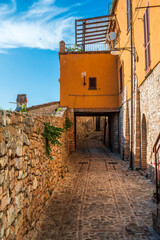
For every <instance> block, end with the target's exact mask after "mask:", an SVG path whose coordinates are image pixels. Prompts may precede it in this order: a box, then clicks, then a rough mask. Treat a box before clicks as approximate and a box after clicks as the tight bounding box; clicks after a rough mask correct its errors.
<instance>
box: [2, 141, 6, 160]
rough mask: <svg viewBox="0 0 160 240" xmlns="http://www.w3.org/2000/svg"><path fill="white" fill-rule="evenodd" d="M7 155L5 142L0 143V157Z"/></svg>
mask: <svg viewBox="0 0 160 240" xmlns="http://www.w3.org/2000/svg"><path fill="white" fill-rule="evenodd" d="M6 153H7V146H6V143H5V141H3V142H0V157H3V156H4V155H5V154H6Z"/></svg>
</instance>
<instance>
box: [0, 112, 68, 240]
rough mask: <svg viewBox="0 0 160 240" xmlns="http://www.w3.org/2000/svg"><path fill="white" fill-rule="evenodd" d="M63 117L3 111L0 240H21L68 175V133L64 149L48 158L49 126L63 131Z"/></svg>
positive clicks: (0, 122)
mask: <svg viewBox="0 0 160 240" xmlns="http://www.w3.org/2000/svg"><path fill="white" fill-rule="evenodd" d="M67 114H68V113H67V111H65V112H64V114H63V116H62V117H49V116H40V115H29V114H26V113H24V114H21V113H16V112H13V113H9V112H3V111H0V219H1V220H0V239H3V240H11V239H16V240H22V239H23V236H24V235H25V234H26V233H28V234H29V232H30V230H31V229H33V228H34V227H35V225H36V221H37V219H38V218H39V216H40V214H41V211H42V209H43V206H44V205H45V203H46V201H47V200H48V199H49V198H50V196H51V194H52V192H53V191H54V187H55V186H56V184H57V182H58V181H59V180H61V179H62V178H63V177H64V175H65V172H66V171H67V158H68V154H69V139H68V132H64V133H63V134H62V138H61V139H60V142H61V144H62V146H54V147H52V160H50V159H49V158H48V157H47V156H46V143H45V139H44V137H43V136H42V133H43V132H44V126H45V123H46V122H50V123H51V124H52V125H54V126H57V127H63V124H64V121H65V118H66V116H67Z"/></svg>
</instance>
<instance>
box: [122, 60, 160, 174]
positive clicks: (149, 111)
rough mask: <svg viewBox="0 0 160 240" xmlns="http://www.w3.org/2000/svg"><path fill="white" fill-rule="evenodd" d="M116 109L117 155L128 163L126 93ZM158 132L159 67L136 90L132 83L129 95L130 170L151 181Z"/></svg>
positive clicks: (124, 91) (128, 140)
mask: <svg viewBox="0 0 160 240" xmlns="http://www.w3.org/2000/svg"><path fill="white" fill-rule="evenodd" d="M122 99H123V100H122V101H123V102H122V107H121V109H120V118H119V128H120V152H121V156H122V157H123V158H124V159H125V160H128V159H129V157H130V134H131V133H130V131H131V128H130V117H131V102H130V100H129V101H126V89H124V90H123V98H122ZM159 132H160V63H159V64H158V65H157V66H156V67H155V68H154V70H153V71H152V72H151V73H150V75H149V76H148V77H147V78H146V80H145V81H144V82H143V83H142V85H141V86H140V87H139V88H138V87H137V79H136V77H135V81H134V93H133V154H134V168H135V169H136V168H141V169H142V170H144V171H146V172H147V173H148V175H149V177H150V178H154V154H153V145H154V143H155V141H156V138H157V136H158V134H159Z"/></svg>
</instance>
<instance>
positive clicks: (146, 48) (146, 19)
mask: <svg viewBox="0 0 160 240" xmlns="http://www.w3.org/2000/svg"><path fill="white" fill-rule="evenodd" d="M143 25H144V51H145V71H146V72H147V71H148V70H149V69H150V63H151V57H150V36H149V9H148V8H146V10H145V13H144V16H143Z"/></svg>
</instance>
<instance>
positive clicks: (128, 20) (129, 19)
mask: <svg viewBox="0 0 160 240" xmlns="http://www.w3.org/2000/svg"><path fill="white" fill-rule="evenodd" d="M130 22H131V13H130V0H127V31H129V29H130Z"/></svg>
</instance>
